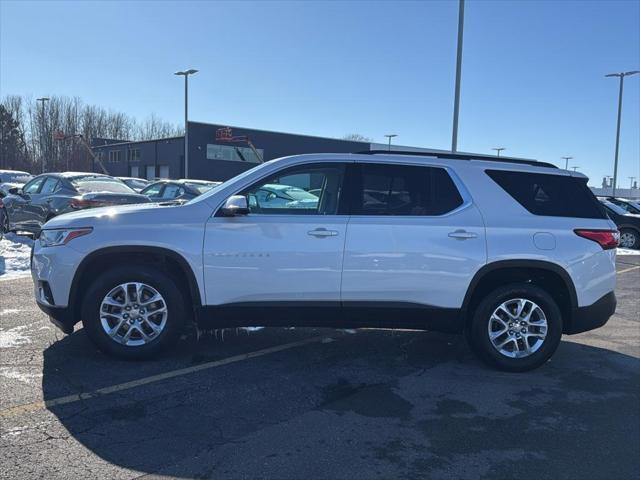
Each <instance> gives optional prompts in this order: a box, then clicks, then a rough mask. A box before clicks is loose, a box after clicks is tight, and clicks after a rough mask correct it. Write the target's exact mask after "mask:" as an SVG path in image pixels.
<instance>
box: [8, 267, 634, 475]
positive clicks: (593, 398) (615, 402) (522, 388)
mask: <svg viewBox="0 0 640 480" xmlns="http://www.w3.org/2000/svg"><path fill="white" fill-rule="evenodd" d="M618 272H619V274H618V290H617V295H618V301H619V303H618V311H617V313H616V315H615V316H614V317H613V318H612V319H611V320H610V321H609V323H608V324H607V325H606V326H605V327H603V328H602V329H600V330H596V331H594V332H589V333H585V334H581V335H577V336H572V337H568V336H565V337H564V338H563V342H562V344H561V346H560V348H559V350H558V352H557V353H556V355H555V357H554V358H553V359H552V361H551V362H549V363H548V364H547V365H545V366H544V367H542V368H540V369H538V370H536V371H534V372H531V373H527V374H508V373H503V372H497V371H493V370H490V369H488V368H486V367H485V366H483V365H482V364H480V363H479V362H478V361H477V360H476V359H475V358H474V357H473V355H472V354H471V353H470V351H469V350H468V348H467V346H466V344H465V343H464V341H463V339H462V338H461V337H456V336H448V335H443V334H436V333H429V332H408V331H389V330H360V331H357V332H356V333H353V332H345V331H338V330H330V329H275V328H274V329H263V330H259V331H252V332H246V331H240V332H236V331H235V330H227V331H226V332H225V335H224V338H221V337H222V336H221V335H220V334H218V335H217V337H216V336H215V335H213V334H205V335H203V336H201V337H200V338H199V339H196V338H195V336H188V337H186V338H184V339H183V340H182V341H181V342H180V344H179V346H178V348H177V349H176V350H175V351H173V352H171V353H170V354H169V355H168V356H166V357H164V358H162V359H160V360H157V361H153V362H146V363H135V362H123V361H117V360H113V359H111V358H108V357H105V356H104V355H102V354H101V353H100V352H98V351H96V350H95V349H94V348H93V347H92V345H91V344H90V343H89V342H88V340H87V339H86V338H85V335H84V333H83V331H82V329H80V328H78V329H77V330H76V332H75V333H73V334H72V335H69V336H64V335H63V334H61V333H60V332H58V331H57V330H56V329H55V328H54V327H53V326H52V325H51V324H50V323H49V322H48V320H47V318H46V317H45V316H44V315H43V314H42V313H40V311H39V310H38V309H37V307H36V306H35V304H34V301H33V299H32V291H31V288H32V285H31V280H30V279H29V278H20V279H13V280H7V281H2V280H0V386H1V389H0V392H1V395H0V477H1V478H20V479H33V478H48V479H55V478H64V479H67V480H71V479H75V478H82V479H86V478H127V479H130V478H139V477H149V478H153V477H156V476H162V477H177V478H277V479H285V478H286V479H288V478H291V479H302V478H349V479H354V478H366V479H370V478H432V479H440V478H456V479H463V478H469V479H477V478H515V477H519V478H580V479H587V478H594V479H612V478H615V479H625V478H638V477H639V475H640V301H639V300H638V299H639V298H640V295H639V290H640V256H624V257H619V261H618Z"/></svg>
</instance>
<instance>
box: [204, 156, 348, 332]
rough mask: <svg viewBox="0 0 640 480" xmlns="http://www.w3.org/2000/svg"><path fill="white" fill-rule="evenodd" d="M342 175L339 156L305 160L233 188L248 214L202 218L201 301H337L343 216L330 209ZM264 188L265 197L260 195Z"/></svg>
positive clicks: (337, 198) (334, 205) (336, 198)
mask: <svg viewBox="0 0 640 480" xmlns="http://www.w3.org/2000/svg"><path fill="white" fill-rule="evenodd" d="M343 177H344V165H342V164H341V163H325V164H319V165H314V164H312V165H304V166H300V167H293V168H287V169H284V170H282V171H281V172H278V173H277V174H274V175H272V176H270V177H269V178H267V179H263V180H261V181H259V182H257V183H256V184H254V185H252V186H250V187H248V188H246V189H244V190H243V191H241V192H238V193H237V194H239V195H244V196H245V197H247V204H248V205H249V209H250V213H249V214H248V215H246V216H236V217H224V216H214V217H212V218H210V219H209V221H208V222H207V226H206V232H205V239H204V252H203V257H204V275H205V290H206V303H207V304H208V305H223V304H230V303H238V302H305V301H306V302H308V301H320V302H334V303H335V304H336V305H337V304H338V302H339V301H340V277H341V272H342V259H343V253H344V241H345V231H346V226H347V220H348V217H347V216H346V215H337V211H338V204H339V201H340V195H341V192H342V182H343ZM265 190H268V191H269V196H270V199H267V198H266V197H260V194H261V193H262V192H263V191H265ZM271 197H273V198H271ZM276 197H277V201H276ZM257 321H259V320H257ZM258 324H259V323H258Z"/></svg>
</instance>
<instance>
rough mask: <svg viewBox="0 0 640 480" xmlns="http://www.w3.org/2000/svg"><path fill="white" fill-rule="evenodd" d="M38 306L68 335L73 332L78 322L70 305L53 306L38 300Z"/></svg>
mask: <svg viewBox="0 0 640 480" xmlns="http://www.w3.org/2000/svg"><path fill="white" fill-rule="evenodd" d="M37 304H38V307H40V310H42V311H43V312H44V313H46V314H47V315H48V316H49V320H51V323H53V324H54V325H55V326H56V327H58V328H59V329H60V330H62V331H63V332H64V333H66V334H67V335H68V334H70V333H73V326H74V325H75V324H76V320H75V318H74V315H73V314H72V313H73V312H72V311H71V309H70V308H68V307H52V306H49V305H44V304H42V303H40V302H37Z"/></svg>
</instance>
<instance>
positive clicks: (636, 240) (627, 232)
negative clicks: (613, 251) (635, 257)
mask: <svg viewBox="0 0 640 480" xmlns="http://www.w3.org/2000/svg"><path fill="white" fill-rule="evenodd" d="M623 236H627V238H629V237H632V238H633V240H632V242H631V243H629V245H625V246H624V248H640V235H638V232H637V231H636V230H633V229H631V228H621V229H620V238H621V239H622V238H623ZM620 246H622V245H620Z"/></svg>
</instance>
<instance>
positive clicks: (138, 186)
mask: <svg viewBox="0 0 640 480" xmlns="http://www.w3.org/2000/svg"><path fill="white" fill-rule="evenodd" d="M118 178H119V179H120V180H122V181H123V182H124V183H126V184H127V185H128V186H129V187H131V188H132V189H134V190H135V191H136V192H138V193H140V192H141V191H142V190H144V188H145V187H146V186H148V185H149V184H150V183H151V182H150V181H149V180H145V179H144V178H136V177H118Z"/></svg>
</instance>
